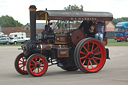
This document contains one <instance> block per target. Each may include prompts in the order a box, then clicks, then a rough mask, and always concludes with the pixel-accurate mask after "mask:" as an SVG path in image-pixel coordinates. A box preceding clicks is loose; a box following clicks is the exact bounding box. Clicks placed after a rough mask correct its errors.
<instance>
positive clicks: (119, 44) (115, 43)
mask: <svg viewBox="0 0 128 85" xmlns="http://www.w3.org/2000/svg"><path fill="white" fill-rule="evenodd" d="M21 45H22V44H19V43H18V44H17V45H13V44H12V45H3V44H0V46H21ZM107 46H128V42H125V41H122V42H117V41H116V40H114V39H108V44H107Z"/></svg>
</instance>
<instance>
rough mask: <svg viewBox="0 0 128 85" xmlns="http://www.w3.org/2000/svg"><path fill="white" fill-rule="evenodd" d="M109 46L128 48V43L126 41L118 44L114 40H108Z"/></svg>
mask: <svg viewBox="0 0 128 85" xmlns="http://www.w3.org/2000/svg"><path fill="white" fill-rule="evenodd" d="M107 46H128V42H126V41H122V42H117V41H116V40H114V39H108V45H107Z"/></svg>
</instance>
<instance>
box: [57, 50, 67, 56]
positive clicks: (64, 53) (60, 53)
mask: <svg viewBox="0 0 128 85" xmlns="http://www.w3.org/2000/svg"><path fill="white" fill-rule="evenodd" d="M58 57H60V58H61V57H69V51H68V49H58Z"/></svg>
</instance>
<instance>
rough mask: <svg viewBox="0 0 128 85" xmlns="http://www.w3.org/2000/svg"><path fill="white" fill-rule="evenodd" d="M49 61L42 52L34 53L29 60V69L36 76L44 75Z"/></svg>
mask: <svg viewBox="0 0 128 85" xmlns="http://www.w3.org/2000/svg"><path fill="white" fill-rule="evenodd" d="M47 68H48V63H47V60H46V58H45V56H43V55H41V54H33V55H31V56H30V57H29V59H28V61H27V71H28V73H29V74H30V75H32V76H34V77H39V76H42V75H43V74H45V73H46V71H47Z"/></svg>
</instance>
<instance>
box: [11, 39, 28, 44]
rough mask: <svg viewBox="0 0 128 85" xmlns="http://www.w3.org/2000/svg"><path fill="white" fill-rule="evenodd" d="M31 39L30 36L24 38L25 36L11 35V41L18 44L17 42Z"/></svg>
mask: <svg viewBox="0 0 128 85" xmlns="http://www.w3.org/2000/svg"><path fill="white" fill-rule="evenodd" d="M28 40H30V38H24V37H10V40H9V43H10V44H15V45H16V44H17V43H24V42H25V41H28Z"/></svg>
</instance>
